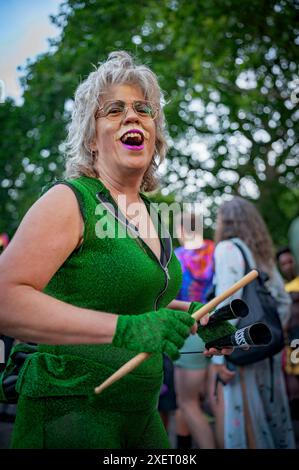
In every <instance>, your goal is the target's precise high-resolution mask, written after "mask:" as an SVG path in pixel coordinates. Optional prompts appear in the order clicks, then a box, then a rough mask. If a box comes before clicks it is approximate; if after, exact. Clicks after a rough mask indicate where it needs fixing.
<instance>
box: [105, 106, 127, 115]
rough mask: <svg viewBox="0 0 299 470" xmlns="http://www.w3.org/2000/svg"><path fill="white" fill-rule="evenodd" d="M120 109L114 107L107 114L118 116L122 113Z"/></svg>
mask: <svg viewBox="0 0 299 470" xmlns="http://www.w3.org/2000/svg"><path fill="white" fill-rule="evenodd" d="M122 111H123V110H122V108H120V107H116V106H114V107H113V108H109V110H108V114H118V113H122Z"/></svg>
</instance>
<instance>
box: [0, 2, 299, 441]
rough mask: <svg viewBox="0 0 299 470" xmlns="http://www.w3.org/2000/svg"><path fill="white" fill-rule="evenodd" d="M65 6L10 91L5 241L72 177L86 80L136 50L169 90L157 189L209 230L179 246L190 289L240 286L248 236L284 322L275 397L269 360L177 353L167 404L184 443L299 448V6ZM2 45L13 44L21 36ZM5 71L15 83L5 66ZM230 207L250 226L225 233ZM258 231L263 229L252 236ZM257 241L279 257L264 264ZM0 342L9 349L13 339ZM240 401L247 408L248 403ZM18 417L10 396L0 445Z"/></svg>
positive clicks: (11, 14) (0, 169)
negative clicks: (119, 53) (67, 149)
mask: <svg viewBox="0 0 299 470" xmlns="http://www.w3.org/2000/svg"><path fill="white" fill-rule="evenodd" d="M26 2H27V6H28V15H29V17H30V14H31V13H30V12H32V18H33V16H34V15H33V13H34V11H35V9H37V8H38V7H37V4H40V2H37V0H36V1H34V0H25V1H24V2H22V4H23V7H24V4H26ZM9 3H10V9H9V8H8V6H7V4H6V5H5V6H4V2H1V3H0V17H2V21H4V19H5V18H6V20H5V22H6V23H7V24H14V21H17V20H16V18H17V17H20V15H19V14H18V8H19V7H20V3H21V2H19V1H18V0H13V1H12V2H9ZM42 3H47V2H42ZM57 3H58V13H57V14H55V15H54V16H52V17H51V22H52V24H53V25H54V26H55V27H56V31H57V36H56V37H55V38H52V39H50V40H49V45H48V50H47V51H46V52H43V53H41V54H39V55H37V56H35V57H31V58H28V60H27V62H26V64H24V63H19V64H18V65H19V66H20V69H19V74H20V86H21V95H20V96H18V97H13V96H12V95H10V94H9V91H8V89H7V87H6V90H5V91H6V95H5V96H4V93H2V94H1V93H0V96H1V102H0V127H1V140H0V175H1V181H0V250H4V249H5V248H6V246H7V244H8V243H9V239H11V238H12V237H13V234H14V232H15V231H16V229H17V227H18V225H19V223H20V221H21V219H22V217H23V215H24V214H25V212H26V211H27V210H28V208H29V207H30V206H31V205H32V204H33V202H34V201H35V200H36V199H37V197H38V195H39V193H40V190H41V188H42V187H43V186H44V185H45V184H46V183H48V182H50V181H52V180H54V179H55V178H59V177H60V176H61V174H62V171H63V166H64V159H63V155H64V146H63V144H62V142H63V141H64V139H65V133H66V131H65V130H66V128H67V125H68V123H69V120H70V116H71V112H72V107H73V100H72V96H73V94H74V91H75V89H76V87H77V86H78V84H79V83H80V81H81V80H82V78H85V74H86V73H88V72H89V71H90V69H91V67H92V64H96V63H97V62H98V61H101V60H103V59H104V58H105V57H106V56H107V55H108V53H109V52H111V51H113V50H119V49H124V50H127V51H129V52H131V53H133V54H134V55H136V57H137V58H139V59H140V62H141V63H147V64H148V65H149V66H150V67H151V68H152V69H153V70H154V71H155V72H156V74H157V75H158V77H159V81H160V85H161V87H162V89H163V90H164V92H165V96H166V102H165V103H164V105H165V106H164V111H165V115H166V119H167V130H168V143H169V151H168V158H167V159H166V161H165V162H164V163H163V165H162V166H161V168H160V169H159V171H160V176H161V190H160V191H156V192H155V193H154V194H151V195H150V196H151V197H152V199H153V200H154V201H155V202H166V203H169V204H171V203H172V202H174V201H178V202H182V203H183V202H197V203H200V207H201V211H202V215H203V221H204V226H203V227H202V228H203V234H204V235H203V234H202V231H200V233H199V232H198V233H197V234H195V235H194V233H193V234H192V238H190V237H188V233H185V234H184V232H183V234H182V236H181V237H179V236H177V238H175V240H174V242H175V244H176V246H177V249H176V254H177V256H178V258H179V260H180V262H181V265H182V269H183V274H184V280H183V285H182V288H181V291H180V293H179V297H178V298H180V299H182V300H191V301H192V300H196V301H202V302H206V300H207V296H208V293H209V291H210V290H211V288H212V287H213V285H214V289H215V288H216V293H217V289H218V292H220V291H221V290H223V289H224V288H225V286H224V285H222V284H221V283H219V279H220V280H221V279H225V280H226V282H228V283H229V284H230V283H232V282H233V281H234V280H235V279H237V278H238V277H241V276H242V275H243V274H242V270H243V271H244V264H242V263H243V259H242V257H240V256H241V255H240V253H239V252H238V251H236V248H235V247H234V246H233V242H232V241H231V240H232V239H239V240H241V242H242V243H243V244H244V246H245V248H244V247H243V248H244V249H245V250H248V251H247V252H246V253H247V255H248V258H249V260H250V262H251V264H252V265H254V266H255V265H257V266H258V267H259V268H263V270H264V271H266V272H268V274H269V275H270V285H269V288H270V289H271V288H272V291H271V292H272V293H273V295H274V297H275V295H276V298H277V299H278V300H277V302H278V304H279V305H278V309H279V310H280V316H281V321H282V324H283V327H284V332H285V343H286V346H285V349H284V350H283V351H282V352H281V353H279V357H278V358H276V359H277V360H276V363H275V367H276V369H275V373H276V372H277V375H276V377H278V379H277V380H278V382H279V383H275V384H274V390H275V391H276V397H275V396H274V405H273V402H271V403H270V401H269V400H268V396H266V393H267V392H264V390H261V385H263V384H260V383H259V377H260V376H261V375H262V376H264V377H265V376H266V374H267V369H266V368H267V367H268V365H264V366H263V367H264V368H263V367H262V366H261V364H259V365H258V366H257V367H255V368H253V369H254V371H253V372H252V374H251V372H250V371H249V370H246V371H245V372H244V371H243V372H244V374H243V372H242V371H239V370H230V369H229V368H228V367H227V365H225V364H224V363H217V361H216V363H215V362H214V361H213V360H211V361H209V360H208V359H206V358H203V357H202V356H201V355H200V354H191V355H186V356H183V355H182V356H181V359H180V360H179V361H178V363H176V364H174V365H173V364H172V363H171V362H170V361H169V360H168V359H167V358H165V363H164V366H165V379H164V385H163V387H162V389H161V396H160V403H159V408H160V412H161V415H162V417H163V419H164V423H165V426H166V427H167V429H168V430H169V433H170V434H171V440H172V444H173V446H174V447H179V448H188V447H197V448H223V447H228V448H231V447H233V448H238V447H239V448H244V447H245V448H254V447H269V448H271V447H280V448H288V447H294V445H295V443H294V442H295V441H294V437H295V440H296V442H297V447H298V439H299V438H298V423H299V364H296V363H294V361H292V360H291V356H292V352H293V351H294V348H292V346H291V344H292V341H296V339H298V342H299V277H298V273H299V189H298V188H299V186H298V179H299V178H298V176H299V165H298V163H299V159H298V150H299V145H298V140H297V136H298V119H299V107H298V103H299V73H298V46H299V27H298V24H299V21H298V20H299V4H298V2H296V1H295V0H251V1H249V0H243V1H241V2H240V1H236V0H223V1H221V2H218V1H214V0H191V1H190V0H188V1H187V0H162V1H160V2H158V3H157V2H156V1H155V0H146V1H143V2H138V7H137V5H136V2H135V1H133V0H127V1H126V2H125V3H122V2H119V1H117V0H66V1H57ZM1 10H2V12H1ZM1 13H3V15H2V14H1ZM35 26H36V25H35ZM32 27H33V25H32ZM1 29H2V33H1V34H2V36H3V35H5V31H6V29H5V28H4V27H3V28H1ZM33 31H34V29H33ZM4 39H5V37H4ZM20 41H22V38H20ZM4 43H5V48H6V54H7V55H9V54H11V52H10V44H9V41H6V42H5V41H4ZM2 55H3V54H2ZM2 67H4V63H3V62H1V68H2ZM0 79H1V80H3V82H2V83H4V82H5V80H4V69H3V70H2V69H0ZM4 85H5V83H4ZM2 92H3V90H2ZM236 197H237V198H236ZM234 202H235V204H236V205H235V206H234ZM247 202H248V204H249V206H247V205H246V203H247ZM226 204H228V205H226ZM230 204H231V206H230ZM225 208H226V209H227V211H228V212H229V211H230V210H231V211H233V214H234V216H235V214H237V213H239V212H240V213H241V214H242V216H243V220H242V221H241V222H240V225H239V228H240V230H235V231H234V232H231V233H230V234H229V235H224V234H223V224H224V223H225V221H226V220H228V219H227V218H226V215H227V211H226V210H225ZM234 211H235V212H234ZM236 211H237V212H236ZM238 211H239V212H238ZM245 216H247V218H246V220H245V221H244V217H245ZM172 223H173V224H174V225H176V222H175V221H172ZM242 223H243V224H245V227H247V228H248V230H247V232H248V233H246V228H245V229H244V230H242ZM221 224H222V225H221ZM221 227H222V228H221ZM255 230H256V232H255ZM250 233H251V234H252V237H253V238H254V237H255V234H256V233H259V234H263V236H262V237H261V239H259V240H256V239H254V240H255V242H256V243H254V242H253V241H252V239H253V238H251V241H250V237H249V239H248V236H247V235H248V234H249V235H250ZM257 245H259V248H261V247H262V248H263V249H265V250H266V251H265V253H271V255H270V256H269V257H268V260H265V257H264V258H263V256H262V255H261V254H260V252H259V248H258V247H257ZM24 249H25V248H24ZM267 250H268V251H267ZM228 253H229V256H228V255H227V254H228ZM230 263H232V264H233V266H230ZM220 266H221V269H223V271H222V270H221V271H220V270H219V269H220V268H219V267H220ZM274 272H275V273H277V277H275V276H276V274H273V273H274ZM274 278H275V279H274ZM271 279H272V284H271ZM280 279H283V283H284V285H283V290H284V293H283V294H282V292H281V290H280V289H281V284H280ZM217 282H218V285H217ZM281 282H282V281H281ZM220 284H221V285H220ZM229 284H228V285H229ZM240 294H242V293H239V295H240ZM2 339H3V340H4V342H5V348H6V357H7V355H8V353H9V350H10V348H11V346H12V344H13V341H14V340H13V338H7V337H2ZM191 341H193V340H192V339H191ZM293 344H294V343H293ZM186 347H187V348H188V347H189V348H190V351H192V348H193V347H194V348H200V345H198V344H197V345H196V344H195V345H193V344H189V345H188V344H187V345H186ZM193 350H194V349H193ZM187 356H188V357H187ZM298 359H299V354H298ZM0 367H1V366H0ZM258 368H259V369H261V370H257V369H258ZM249 372H250V373H249ZM269 377H270V375H269ZM269 380H270V379H269ZM234 384H235V385H234ZM244 384H245V385H246V387H247V398H246V397H244ZM246 387H245V388H246ZM248 387H251V388H250V389H248ZM274 395H275V394H274ZM240 397H241V398H242V406H244V409H243V408H240V409H239V408H238V407H239V406H240V403H239V402H240V400H241V398H240ZM249 398H250V399H249ZM275 399H277V400H278V402H275ZM228 400H229V403H231V405H232V406H231V407H228V406H227V403H228ZM268 401H269V403H270V404H269V407H268V405H267V404H268ZM248 402H249V403H248ZM252 403H253V404H252ZM277 403H279V404H280V405H279V406H280V411H279V414H278V415H275V416H273V409H274V408H275V407H276V408H277V409H278V405H277ZM273 406H274V408H273ZM240 410H241V411H240ZM15 413H16V409H15V406H14V405H0V447H6V446H7V445H8V439H9V434H10V431H11V428H12V426H13V422H14V418H15ZM238 413H239V415H240V413H241V414H242V416H243V421H242V420H241V421H240V416H239V415H238ZM255 413H256V414H255ZM257 414H258V415H259V416H261V415H262V416H265V419H264V421H263V422H262V421H257V418H256V416H257ZM276 426H280V427H279V430H278V431H277V430H275V427H276ZM241 428H242V429H243V431H244V432H243V433H241V432H239V431H240V429H241ZM236 434H238V436H239V438H240V439H239V440H238V439H236V437H235V436H236ZM240 436H241V437H240ZM277 436H278V437H277Z"/></svg>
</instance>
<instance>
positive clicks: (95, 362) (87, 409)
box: [12, 176, 182, 449]
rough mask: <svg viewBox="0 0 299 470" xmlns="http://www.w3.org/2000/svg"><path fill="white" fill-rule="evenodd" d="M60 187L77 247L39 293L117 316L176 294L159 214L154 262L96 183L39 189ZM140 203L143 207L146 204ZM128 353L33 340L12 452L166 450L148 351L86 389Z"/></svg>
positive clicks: (177, 276)
mask: <svg viewBox="0 0 299 470" xmlns="http://www.w3.org/2000/svg"><path fill="white" fill-rule="evenodd" d="M60 183H62V184H67V185H68V186H69V187H70V188H71V189H72V190H73V191H74V193H75V195H76V197H77V200H78V204H79V207H80V211H81V213H82V216H83V220H84V241H83V244H82V245H81V246H80V248H78V249H76V250H75V251H74V252H73V253H72V254H71V255H70V256H69V257H68V259H67V260H66V261H65V262H64V263H63V265H62V266H61V267H60V268H59V270H58V271H57V272H56V273H55V275H54V276H53V277H52V279H51V280H50V282H49V283H48V285H47V286H46V288H45V289H44V292H45V293H47V294H48V295H51V296H53V297H55V298H57V299H59V300H61V301H64V302H67V303H69V304H72V305H76V306H78V307H83V308H89V309H93V310H98V311H104V312H111V313H116V314H132V315H138V314H141V313H144V312H147V311H152V310H156V309H158V308H160V307H165V306H167V305H168V304H169V303H170V302H171V301H172V300H173V299H174V298H175V297H176V295H177V293H178V290H179V288H180V285H181V281H182V274H181V268H180V264H179V262H178V260H177V258H176V257H175V255H174V253H173V250H172V244H171V239H170V236H169V234H168V233H167V231H163V225H162V224H161V220H160V216H158V217H154V218H155V220H154V224H155V225H156V228H157V230H158V233H159V236H160V242H161V258H160V260H158V259H157V257H156V256H155V255H154V253H153V252H152V251H151V250H150V248H149V247H148V246H147V245H146V243H145V242H144V241H143V240H142V239H141V238H140V237H138V236H136V233H135V232H134V228H133V227H131V226H130V227H129V228H128V224H129V222H128V221H127V220H126V219H125V217H124V216H123V214H122V213H120V212H119V211H117V206H116V204H115V202H114V201H113V199H112V198H111V196H110V193H109V191H108V190H107V189H106V188H105V186H104V185H103V184H102V183H101V181H99V180H98V179H96V178H91V177H87V176H81V177H79V178H76V179H69V180H60V181H56V182H54V183H52V184H51V185H49V186H48V187H46V188H45V189H44V192H45V191H46V190H48V189H49V188H50V187H52V186H53V185H54V184H60ZM141 197H142V199H143V201H144V202H145V204H146V207H147V208H148V210H150V206H152V205H151V204H150V201H149V200H148V199H147V198H146V197H145V196H144V195H143V194H141ZM114 209H115V210H114ZM151 214H152V212H151ZM152 219H153V218H152ZM129 225H130V224H129ZM103 233H105V235H106V236H105V237H103V236H102V235H103ZM107 234H108V236H107ZM45 262H46V260H45ZM70 321H72V319H71V318H70ZM135 355H136V354H135V353H134V352H130V351H128V350H126V349H121V348H116V347H114V346H112V345H111V344H99V345H83V344H82V345H81V344H79V345H45V344H40V345H39V347H38V352H36V353H34V354H32V355H31V356H30V358H28V359H27V360H26V363H25V366H24V367H23V368H22V371H21V374H20V376H19V379H18V383H17V391H18V392H19V401H18V410H17V418H16V423H15V427H14V432H13V439H12V447H13V448H90V449H91V448H138V447H139V448H164V447H167V446H168V445H169V443H168V439H167V436H166V433H165V431H164V428H163V425H162V423H161V420H160V417H159V415H158V412H157V402H158V398H159V392H160V387H161V384H162V373H163V370H162V355H161V354H153V355H151V357H150V359H148V360H147V361H145V362H143V363H142V364H141V365H140V366H139V367H138V368H137V369H135V370H134V371H133V372H131V373H130V374H128V375H127V376H126V377H124V378H122V379H121V380H120V381H118V382H117V383H115V384H113V385H112V386H111V387H110V388H108V389H106V390H105V391H104V392H103V393H102V394H100V395H95V394H94V393H93V389H94V387H95V386H97V385H99V384H100V383H102V382H103V381H104V380H105V379H107V378H108V377H109V376H110V375H111V374H112V373H113V372H115V371H116V370H117V369H118V368H119V367H121V366H122V365H123V364H124V363H125V362H127V361H128V360H130V359H131V358H132V357H134V356H135Z"/></svg>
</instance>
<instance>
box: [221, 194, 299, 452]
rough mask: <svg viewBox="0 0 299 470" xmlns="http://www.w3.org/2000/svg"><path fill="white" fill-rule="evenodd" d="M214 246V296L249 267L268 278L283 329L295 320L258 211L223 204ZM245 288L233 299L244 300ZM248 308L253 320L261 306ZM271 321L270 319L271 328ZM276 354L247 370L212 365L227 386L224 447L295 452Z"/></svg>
mask: <svg viewBox="0 0 299 470" xmlns="http://www.w3.org/2000/svg"><path fill="white" fill-rule="evenodd" d="M215 243H216V249H215V276H214V285H215V295H219V294H220V293H221V292H223V291H224V290H225V289H227V287H228V286H230V285H231V284H232V283H234V282H236V281H238V280H239V279H240V278H241V277H242V276H244V274H245V273H246V268H247V267H248V268H250V269H253V268H257V269H258V270H259V271H260V272H261V273H262V272H263V273H266V274H267V275H268V281H267V282H266V283H265V286H266V287H265V286H264V284H263V288H264V289H265V290H267V289H268V290H269V292H268V295H269V297H270V298H271V299H270V300H272V301H273V302H274V301H275V302H276V308H277V314H278V315H277V314H276V315H277V317H279V319H280V321H281V325H282V327H284V326H285V325H286V323H287V321H288V319H289V315H290V298H289V296H288V294H287V293H286V292H285V290H284V284H283V280H282V278H281V276H280V274H279V272H278V270H277V269H276V266H275V255H274V249H273V243H272V240H271V237H270V234H269V233H268V230H267V228H266V225H265V223H264V221H263V219H262V217H261V215H260V214H259V212H258V211H257V209H256V208H255V206H254V205H253V204H252V203H250V202H248V201H246V200H245V199H243V198H241V197H234V198H233V199H232V200H230V201H227V202H224V203H223V204H222V205H221V206H220V208H219V209H218V213H217V221H216V230H215ZM260 288H261V287H260ZM245 289H246V288H245ZM245 289H244V290H243V291H242V290H240V291H238V292H237V293H236V294H235V295H234V296H233V298H242V296H243V295H244V291H245ZM270 294H271V295H270ZM271 296H272V297H271ZM273 299H274V300H273ZM246 301H247V302H248V298H246ZM273 302H272V303H273ZM249 303H250V300H249ZM248 306H249V309H251V311H252V316H254V315H255V314H256V311H254V310H255V309H256V307H255V308H254V309H252V305H250V304H249V305H248ZM272 320H273V322H274V319H272V318H269V320H268V321H269V325H270V328H271V321H272ZM234 321H235V320H234ZM235 322H236V321H235ZM273 324H274V323H273ZM276 326H277V324H276ZM272 352H273V351H272ZM272 352H271V350H270V349H269V357H267V354H266V352H265V353H264V358H263V359H261V358H259V360H257V361H256V362H252V363H249V364H247V365H242V366H237V365H235V364H233V363H232V361H230V360H228V361H225V360H221V359H220V361H219V360H218V358H217V359H216V358H213V360H212V361H213V363H214V367H215V369H216V371H217V375H218V379H219V380H220V382H222V384H223V387H220V390H221V389H222V391H223V392H222V393H223V403H224V413H223V416H224V418H223V419H224V423H223V429H224V447H225V448H229V449H232V448H233V449H244V448H250V449H254V448H256V449H274V448H279V449H283V448H295V441H294V434H293V429H292V423H291V419H290V412H289V405H288V398H287V394H286V389H285V383H284V377H283V372H282V362H281V352H278V353H276V354H273V355H271V354H272ZM246 354H248V352H244V353H243V357H244V362H245V363H246V358H245V355H246ZM247 357H248V358H249V356H247ZM231 359H232V360H233V355H232V357H231ZM251 359H252V358H251ZM252 360H254V359H252ZM219 414H221V413H219Z"/></svg>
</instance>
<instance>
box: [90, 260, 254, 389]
mask: <svg viewBox="0 0 299 470" xmlns="http://www.w3.org/2000/svg"><path fill="white" fill-rule="evenodd" d="M258 275H259V273H258V271H256V270H255V269H253V270H252V271H250V272H249V273H248V274H246V276H244V277H242V278H241V279H240V280H239V281H238V282H236V283H235V284H233V285H232V286H231V287H229V288H228V289H227V290H226V291H224V292H222V294H219V295H217V297H215V298H214V299H212V300H211V301H210V302H208V303H207V304H205V305H204V306H203V307H201V308H200V309H199V310H197V311H196V312H194V313H193V314H192V318H194V319H195V320H196V321H199V320H200V319H201V318H202V317H204V316H205V315H206V314H207V313H209V312H210V311H211V310H214V308H215V307H216V306H217V305H218V304H220V303H221V302H223V300H225V299H227V298H228V297H230V296H231V295H233V294H235V293H236V292H237V291H238V290H239V289H242V288H243V287H244V286H246V285H247V284H249V283H250V282H252V281H253V280H254V279H256V278H257V277H258ZM149 356H150V353H145V352H143V353H140V354H137V355H136V356H135V357H133V359H131V360H130V361H128V362H126V364H124V365H123V366H122V367H121V368H120V369H118V370H117V371H116V372H114V374H112V375H111V376H110V377H109V378H108V379H107V380H105V382H103V383H102V384H101V385H99V386H98V387H96V388H95V389H94V391H95V393H97V394H99V393H101V392H102V391H103V390H105V388H108V387H109V386H110V385H112V384H113V383H114V382H117V380H119V379H121V378H122V377H124V376H125V375H127V374H128V373H129V372H131V371H132V370H134V369H135V368H136V367H138V366H139V365H140V364H141V363H142V362H143V361H145V360H146V359H147V358H148V357H149Z"/></svg>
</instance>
